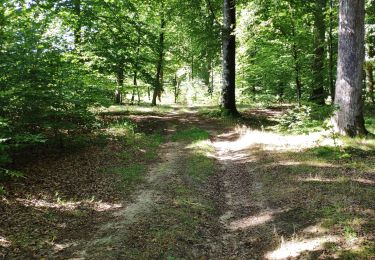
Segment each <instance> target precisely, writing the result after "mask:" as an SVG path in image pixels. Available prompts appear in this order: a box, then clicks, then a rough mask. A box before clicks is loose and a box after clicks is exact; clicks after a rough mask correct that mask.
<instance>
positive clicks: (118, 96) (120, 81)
mask: <svg viewBox="0 0 375 260" xmlns="http://www.w3.org/2000/svg"><path fill="white" fill-rule="evenodd" d="M116 73H117V75H116V77H117V88H116V91H115V103H116V104H121V103H122V93H121V91H122V89H123V87H124V79H125V75H124V64H122V63H121V64H119V66H118V68H117V72H116Z"/></svg>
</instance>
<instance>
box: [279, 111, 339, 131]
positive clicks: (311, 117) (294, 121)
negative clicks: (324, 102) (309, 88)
mask: <svg viewBox="0 0 375 260" xmlns="http://www.w3.org/2000/svg"><path fill="white" fill-rule="evenodd" d="M333 111H334V108H333V107H331V106H318V105H313V104H309V105H302V106H300V107H295V108H292V109H288V111H287V112H286V113H285V114H284V115H283V116H281V117H280V119H279V120H278V121H279V125H278V126H277V127H276V128H278V129H279V130H281V131H285V132H290V133H309V132H313V131H320V130H324V129H328V124H329V119H330V117H331V116H332V114H333Z"/></svg>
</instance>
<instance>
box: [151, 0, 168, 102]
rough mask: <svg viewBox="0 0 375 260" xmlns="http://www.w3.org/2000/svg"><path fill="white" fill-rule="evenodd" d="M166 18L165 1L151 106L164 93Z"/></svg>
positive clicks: (161, 16) (162, 2) (162, 9)
mask: <svg viewBox="0 0 375 260" xmlns="http://www.w3.org/2000/svg"><path fill="white" fill-rule="evenodd" d="M165 23H166V21H165V17H164V0H162V1H161V9H160V33H159V46H158V52H159V56H158V61H157V68H156V79H155V86H154V94H153V96H152V103H151V105H153V106H156V98H157V97H159V101H160V96H161V93H162V91H163V63H164V48H165V47H164V45H165V44H164V38H165V34H164V30H165Z"/></svg>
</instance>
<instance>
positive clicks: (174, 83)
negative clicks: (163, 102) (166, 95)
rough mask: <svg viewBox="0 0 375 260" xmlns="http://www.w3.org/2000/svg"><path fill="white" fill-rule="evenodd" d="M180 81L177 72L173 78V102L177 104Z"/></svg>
mask: <svg viewBox="0 0 375 260" xmlns="http://www.w3.org/2000/svg"><path fill="white" fill-rule="evenodd" d="M180 83H181V81H180V80H179V79H178V78H177V73H176V74H175V75H174V78H173V87H174V103H175V104H177V100H178V96H179V95H180Z"/></svg>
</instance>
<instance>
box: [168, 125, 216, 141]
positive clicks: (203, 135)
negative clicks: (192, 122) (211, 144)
mask: <svg viewBox="0 0 375 260" xmlns="http://www.w3.org/2000/svg"><path fill="white" fill-rule="evenodd" d="M209 137H210V134H209V133H208V132H207V131H206V130H203V129H200V128H190V129H186V130H180V131H177V132H176V133H175V134H174V135H173V136H172V140H173V141H175V142H176V141H188V142H194V141H201V140H207V139H209Z"/></svg>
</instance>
